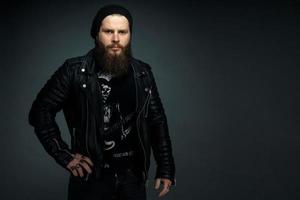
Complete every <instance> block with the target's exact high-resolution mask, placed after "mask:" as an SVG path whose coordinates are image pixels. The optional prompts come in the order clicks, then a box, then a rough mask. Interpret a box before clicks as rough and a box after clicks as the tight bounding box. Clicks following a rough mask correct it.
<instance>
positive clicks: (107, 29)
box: [102, 28, 128, 32]
mask: <svg viewBox="0 0 300 200" xmlns="http://www.w3.org/2000/svg"><path fill="white" fill-rule="evenodd" d="M102 31H113V32H114V29H111V28H103V29H102ZM117 31H118V32H120V31H124V32H128V29H119V30H117Z"/></svg>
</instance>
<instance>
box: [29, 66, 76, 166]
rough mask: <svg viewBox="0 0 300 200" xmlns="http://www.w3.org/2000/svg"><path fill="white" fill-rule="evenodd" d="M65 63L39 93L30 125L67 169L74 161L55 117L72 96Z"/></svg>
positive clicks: (30, 116)
mask: <svg viewBox="0 0 300 200" xmlns="http://www.w3.org/2000/svg"><path fill="white" fill-rule="evenodd" d="M70 77H71V76H70V72H69V67H68V64H67V62H65V63H64V64H63V65H62V66H61V67H60V68H59V69H58V70H57V71H56V72H55V73H54V74H53V75H52V77H51V78H50V80H48V81H47V83H46V84H45V86H44V87H43V88H42V89H41V91H40V92H39V93H38V95H37V97H36V99H35V101H34V102H33V104H32V107H31V110H30V112H29V123H30V124H31V125H32V126H33V127H34V130H35V134H36V135H37V137H38V139H39V141H40V142H41V143H42V145H43V147H44V148H45V150H46V151H47V152H48V153H49V154H50V155H51V156H52V157H53V158H54V159H55V160H56V162H57V163H59V164H60V165H61V166H62V167H64V168H66V166H67V164H68V163H69V162H70V161H71V160H72V159H73V154H72V153H71V151H70V149H69V148H68V145H67V144H66V143H65V142H64V141H63V140H62V138H61V134H60V130H59V127H58V125H57V123H56V121H55V116H56V113H57V112H58V111H60V110H61V109H62V107H63V105H64V103H65V102H66V100H67V98H68V97H69V95H70V90H71V79H70Z"/></svg>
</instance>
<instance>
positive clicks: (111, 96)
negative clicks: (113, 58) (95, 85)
mask: <svg viewBox="0 0 300 200" xmlns="http://www.w3.org/2000/svg"><path fill="white" fill-rule="evenodd" d="M98 81H99V90H100V91H101V94H102V103H103V109H104V159H105V163H106V166H107V167H108V166H109V167H110V168H114V169H116V170H118V169H122V168H128V167H130V166H133V165H134V162H135V158H136V157H135V156H136V152H135V151H136V150H135V149H136V148H135V145H136V142H137V132H136V126H135V106H136V104H135V103H136V99H135V97H136V94H135V84H134V76H133V70H132V68H130V69H129V72H128V74H127V75H125V76H122V77H112V76H111V75H110V74H104V73H101V72H99V73H98Z"/></svg>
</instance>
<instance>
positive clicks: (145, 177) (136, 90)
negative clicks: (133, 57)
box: [132, 66, 148, 182]
mask: <svg viewBox="0 0 300 200" xmlns="http://www.w3.org/2000/svg"><path fill="white" fill-rule="evenodd" d="M132 69H133V71H134V74H135V75H136V71H135V69H134V67H133V66H132ZM134 83H135V93H136V94H135V97H136V110H138V105H139V104H138V87H137V82H136V76H134ZM146 100H147V99H146ZM145 103H146V102H145ZM144 106H145V104H144V105H143V107H142V109H141V111H140V112H139V113H138V115H137V119H136V127H137V133H138V136H139V141H140V144H141V147H142V149H143V154H144V173H143V175H144V180H145V182H147V179H148V178H147V177H148V173H147V170H146V151H145V147H144V145H143V142H142V139H141V135H140V131H139V117H140V114H141V113H142V110H143V108H144Z"/></svg>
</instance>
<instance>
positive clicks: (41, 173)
mask: <svg viewBox="0 0 300 200" xmlns="http://www.w3.org/2000/svg"><path fill="white" fill-rule="evenodd" d="M109 2H110V1H83V0H82V1H60V2H54V1H45V2H40V1H35V2H33V1H27V2H23V3H21V2H11V3H9V4H8V3H2V6H1V24H2V27H1V57H2V58H1V113H2V114H1V129H2V131H1V143H0V145H1V179H0V180H1V181H0V182H1V185H0V186H1V187H0V188H1V189H0V190H1V197H0V198H1V199H28V200H29V199H30V200H35V199H45V200H46V199H49V200H50V199H66V196H67V193H66V192H67V181H68V172H67V171H65V170H64V169H62V168H61V167H60V166H58V165H57V164H56V163H55V162H54V160H53V159H52V158H51V157H49V156H48V155H47V154H46V152H45V151H44V149H43V148H42V146H41V145H40V144H39V142H38V140H37V138H36V137H35V135H34V133H33V129H32V127H30V126H29V125H28V122H27V115H28V111H29V108H30V106H31V103H32V101H33V99H34V98H35V95H36V94H37V92H38V91H39V89H40V88H41V87H42V85H43V84H44V83H45V81H46V80H47V79H48V78H49V77H50V75H51V74H52V73H53V72H54V71H55V70H56V68H57V67H58V66H59V65H61V64H62V63H63V62H64V60H65V59H67V58H69V57H73V56H78V55H82V54H85V53H86V52H87V51H88V50H89V49H90V48H92V46H93V41H92V39H91V38H90V37H89V28H90V25H91V21H92V18H93V16H94V15H95V13H96V11H97V10H98V8H100V7H101V6H102V5H104V4H106V3H109ZM118 2H119V3H121V4H122V5H124V6H126V7H127V8H128V9H129V10H130V11H131V12H132V15H133V18H134V26H133V31H134V32H133V38H132V44H133V52H134V55H135V57H137V58H139V59H142V60H144V61H145V62H148V63H149V64H151V66H152V69H153V72H154V75H155V77H156V81H157V84H158V87H159V91H160V94H161V97H162V101H163V104H164V106H165V110H166V113H167V116H168V122H169V128H170V135H171V137H172V142H173V147H174V156H175V160H176V164H177V165H176V166H177V186H176V187H174V188H172V190H171V192H170V193H169V194H168V196H167V197H166V198H164V199H173V200H179V199H218V200H219V199H230V200H235V199H236V200H240V199H243V200H246V199H249V200H253V199H255V200H262V199H272V200H275V199H299V198H300V190H299V188H300V183H299V178H300V172H299V166H300V165H299V164H300V162H299V160H300V159H299V153H300V136H299V131H300V124H299V122H300V115H299V111H300V106H299V100H300V93H299V83H300V80H299V72H300V69H299V64H300V62H299V61H300V60H299V44H300V39H299V35H300V28H299V25H300V24H299V21H300V20H299V19H300V18H299V9H298V8H299V7H298V5H296V3H295V2H296V1H282V2H276V3H274V2H269V3H267V2H262V1H241V2H239V3H237V2H235V3H234V2H216V1H214V2H210V3H201V2H197V1H182V2H174V1H157V2H155V1H151V2H142V1H126V2H125V1H114V3H118ZM58 122H59V124H60V126H61V130H62V132H63V137H64V138H65V139H66V141H68V139H69V136H68V133H67V129H66V125H65V122H64V119H63V116H62V114H59V115H58ZM152 164H154V163H152ZM153 174H154V168H153V167H152V168H151V177H150V183H149V188H148V189H149V190H148V196H149V199H155V191H154V189H153V183H154V182H153Z"/></svg>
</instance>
